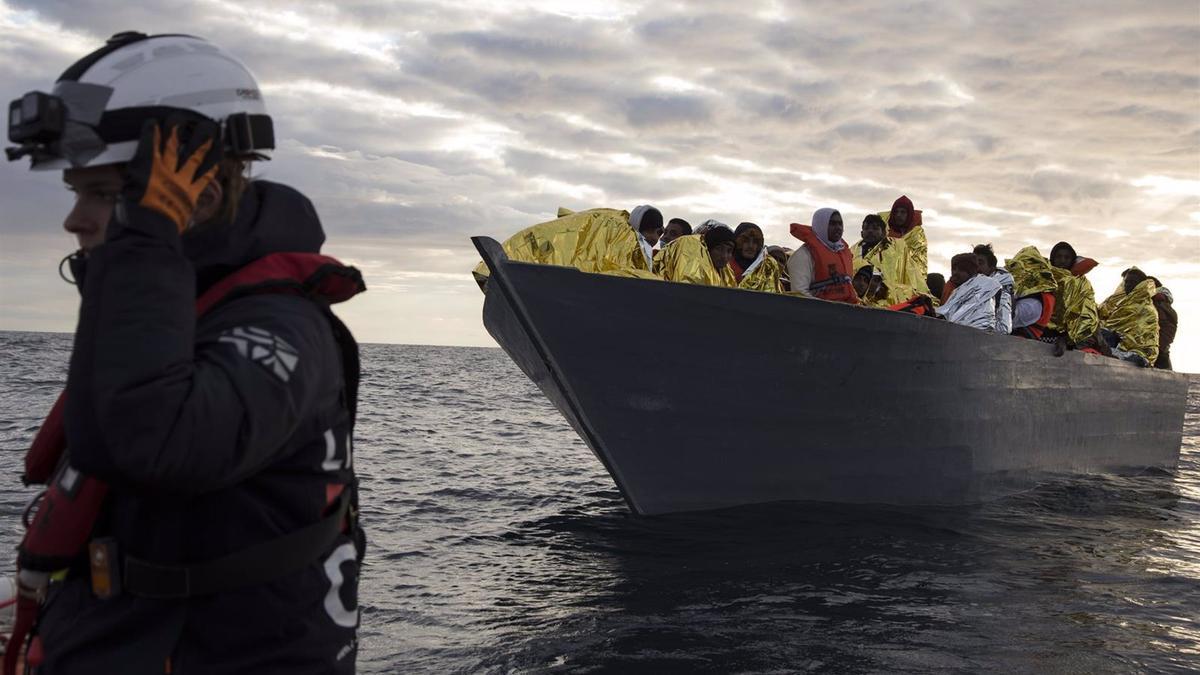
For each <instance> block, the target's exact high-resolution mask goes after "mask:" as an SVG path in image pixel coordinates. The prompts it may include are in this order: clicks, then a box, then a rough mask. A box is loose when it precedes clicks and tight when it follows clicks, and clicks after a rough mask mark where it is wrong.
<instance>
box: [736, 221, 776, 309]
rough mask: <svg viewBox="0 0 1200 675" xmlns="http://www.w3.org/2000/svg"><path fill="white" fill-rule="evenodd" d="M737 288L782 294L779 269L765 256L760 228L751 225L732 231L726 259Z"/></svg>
mask: <svg viewBox="0 0 1200 675" xmlns="http://www.w3.org/2000/svg"><path fill="white" fill-rule="evenodd" d="M729 271H730V272H732V273H733V277H734V279H735V280H736V281H737V287H738V288H744V289H746V290H750V291H763V292H766V293H780V292H782V291H783V287H782V284H781V283H780V277H781V276H783V272H782V268H781V267H780V266H779V263H778V262H776V260H775V258H773V257H771V256H770V255H768V254H767V247H766V246H765V245H764V242H763V232H762V228H760V227H759V226H758V225H755V224H754V223H742V224H740V225H738V226H737V229H736V230H734V231H733V257H732V258H730V260H729Z"/></svg>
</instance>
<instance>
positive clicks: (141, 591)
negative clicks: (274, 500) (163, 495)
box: [122, 486, 357, 600]
mask: <svg viewBox="0 0 1200 675" xmlns="http://www.w3.org/2000/svg"><path fill="white" fill-rule="evenodd" d="M348 488H349V489H346V490H342V494H341V495H340V496H339V497H338V501H337V508H336V509H334V510H333V512H331V513H330V514H329V515H327V516H325V517H324V518H322V519H321V520H319V521H317V522H316V523H313V524H312V525H309V526H307V527H303V528H301V529H299V530H296V531H294V532H289V533H288V534H285V535H282V536H280V537H276V538H275V539H271V540H269V541H266V542H263V543H261V544H258V545H255V546H251V547H250V548H246V549H242V550H241V551H236V552H234V553H230V554H229V555H226V556H224V557H221V558H217V559H216V560H211V561H208V562H204V563H199V564H195V565H161V564H157V563H152V562H149V561H146V560H142V559H140V558H135V557H133V556H125V559H124V560H123V567H124V570H123V576H122V583H123V587H122V590H123V591H125V592H127V593H130V594H132V595H136V596H141V597H145V598H154V599H158V600H182V599H185V598H191V597H196V596H200V595H212V594H214V593H224V592H228V591H233V590H237V589H240V588H246V587H248V586H257V585H259V584H265V583H268V582H271V581H276V580H278V579H280V578H281V577H283V576H285V575H288V574H293V573H295V572H299V571H300V570H302V569H304V568H305V567H307V566H308V565H309V564H311V563H312V562H313V561H314V560H316V559H318V558H320V557H321V554H323V553H325V552H326V551H327V550H329V547H330V546H332V545H333V542H334V540H335V539H337V537H338V535H339V534H340V533H341V532H342V521H343V520H344V519H345V518H346V515H347V513H349V511H350V503H351V501H352V497H351V494H352V493H354V492H355V490H354V489H353V488H352V487H350V486H348ZM355 520H356V519H355V518H352V519H351V521H352V522H351V529H352V530H353V529H354V528H356V527H357V523H355V522H354V521H355Z"/></svg>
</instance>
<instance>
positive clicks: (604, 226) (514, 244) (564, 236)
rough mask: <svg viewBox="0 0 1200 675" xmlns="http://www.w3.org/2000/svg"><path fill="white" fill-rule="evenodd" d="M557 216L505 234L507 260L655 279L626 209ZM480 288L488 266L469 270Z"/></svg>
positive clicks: (579, 212)
mask: <svg viewBox="0 0 1200 675" xmlns="http://www.w3.org/2000/svg"><path fill="white" fill-rule="evenodd" d="M558 214H559V217H558V218H556V219H554V220H551V221H547V222H544V223H538V224H537V225H533V226H530V227H527V228H525V229H524V230H521V231H520V232H518V233H516V234H514V235H513V236H511V237H509V238H508V240H506V241H505V242H504V244H503V246H504V252H505V253H506V254H508V258H509V260H515V261H517V262H530V263H539V264H542V265H559V266H562V267H575V268H577V269H579V270H580V271H582V272H593V273H601V274H615V275H619V276H632V277H641V278H646V279H657V278H658V277H657V276H655V275H654V274H653V273H652V272H651V271H650V266H649V265H648V264H647V262H646V256H645V254H644V253H642V248H641V246H640V245H639V244H638V236H637V233H636V232H634V231H633V228H632V227H630V225H629V212H628V211H620V210H617V209H589V210H587V211H578V212H572V211H569V210H567V209H559V210H558ZM473 274H474V275H475V280H476V281H478V282H479V284H480V286H483V285H484V283H486V281H487V277H488V274H489V272H488V269H487V265H486V264H484V263H480V264H479V265H477V266H476V267H475V270H474V272H473Z"/></svg>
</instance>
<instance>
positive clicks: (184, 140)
mask: <svg viewBox="0 0 1200 675" xmlns="http://www.w3.org/2000/svg"><path fill="white" fill-rule="evenodd" d="M164 128H165V129H166V138H165V139H164V138H163V135H164V134H163V129H164ZM220 135H221V129H220V127H219V126H217V123H216V122H213V121H212V120H210V119H207V118H204V117H201V116H199V115H189V116H186V117H185V116H183V115H171V116H170V117H168V118H167V119H166V122H165V123H164V125H162V126H160V125H159V123H158V122H157V121H155V120H147V121H146V123H145V124H143V125H142V137H141V140H139V141H138V147H137V152H136V153H135V154H134V156H133V159H131V160H130V161H129V164H128V165H127V168H126V173H125V186H124V188H123V189H122V195H123V196H124V198H125V201H126V204H127V205H130V206H139V207H142V208H145V209H149V210H151V211H155V212H157V213H158V214H160V215H163V216H166V218H167V219H168V220H170V221H171V222H172V223H174V224H175V228H176V230H177V231H178V232H183V230H184V229H185V228H186V227H187V226H188V221H190V220H191V218H192V214H194V213H195V212H196V202H197V201H198V200H199V199H200V193H201V192H203V191H204V188H205V187H207V186H208V183H209V181H211V180H212V179H213V178H215V177H216V175H217V162H218V161H220V159H221V143H220Z"/></svg>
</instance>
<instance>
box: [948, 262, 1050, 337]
mask: <svg viewBox="0 0 1200 675" xmlns="http://www.w3.org/2000/svg"><path fill="white" fill-rule="evenodd" d="M1004 268H1005V269H1006V270H1008V273H1009V274H1011V275H1012V278H1013V298H1014V299H1013V324H1012V325H1013V335H1019V336H1021V337H1024V338H1028V339H1031V340H1041V339H1042V336H1043V335H1044V334H1045V333H1046V330H1047V329H1048V328H1049V326H1050V319H1051V317H1053V316H1054V306H1055V292H1056V291H1057V290H1058V281H1057V280H1056V279H1055V278H1054V272H1053V269H1052V268H1051V267H1050V261H1049V260H1046V259H1045V258H1043V257H1042V254H1041V253H1040V252H1039V251H1038V250H1037V248H1036V247H1033V246H1026V247H1025V248H1023V249H1021V250H1020V251H1017V254H1016V255H1014V256H1013V257H1011V258H1009V259H1008V260H1006V261H1005V263H1004ZM947 285H949V282H947ZM1051 341H1052V342H1053V340H1051Z"/></svg>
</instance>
